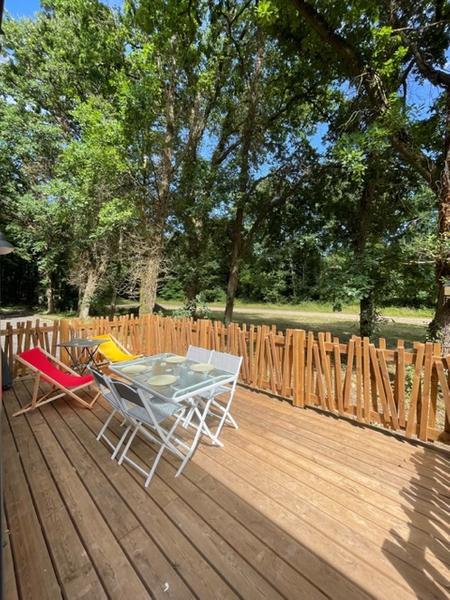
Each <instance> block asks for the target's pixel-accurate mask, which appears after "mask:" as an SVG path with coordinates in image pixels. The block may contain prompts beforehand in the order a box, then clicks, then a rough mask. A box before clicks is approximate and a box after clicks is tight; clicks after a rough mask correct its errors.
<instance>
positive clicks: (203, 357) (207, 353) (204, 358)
mask: <svg viewBox="0 0 450 600" xmlns="http://www.w3.org/2000/svg"><path fill="white" fill-rule="evenodd" d="M211 352H212V351H211V350H208V349H207V348H200V346H189V348H188V351H187V354H186V356H187V358H188V360H195V361H196V362H204V363H209V361H210V358H211Z"/></svg>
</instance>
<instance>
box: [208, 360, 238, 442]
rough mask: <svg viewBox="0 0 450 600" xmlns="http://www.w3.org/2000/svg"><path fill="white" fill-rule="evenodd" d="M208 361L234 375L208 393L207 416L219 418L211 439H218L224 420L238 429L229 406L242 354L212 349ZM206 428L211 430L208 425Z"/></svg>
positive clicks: (234, 389)
mask: <svg viewBox="0 0 450 600" xmlns="http://www.w3.org/2000/svg"><path fill="white" fill-rule="evenodd" d="M210 362H211V364H212V365H214V366H215V367H216V368H217V369H220V370H222V371H226V372H227V373H230V374H232V375H234V379H233V381H232V382H231V383H229V384H226V385H219V386H217V387H216V388H214V389H213V391H212V392H211V394H210V396H212V398H211V404H210V407H209V410H208V416H210V417H215V418H217V419H219V423H218V425H217V428H216V430H215V431H213V432H212V439H213V441H219V437H220V434H221V432H222V429H223V426H224V425H225V423H226V422H228V423H230V425H232V426H233V427H235V428H236V429H238V424H237V423H236V421H235V419H234V418H233V416H232V415H231V412H230V407H231V403H232V401H233V397H234V392H235V391H236V385H237V380H238V377H239V371H240V369H241V364H242V356H234V355H233V354H227V353H225V352H217V351H216V350H213V351H212V353H211V360H210ZM208 429H209V430H210V431H211V428H210V427H209V426H208ZM220 445H222V444H220Z"/></svg>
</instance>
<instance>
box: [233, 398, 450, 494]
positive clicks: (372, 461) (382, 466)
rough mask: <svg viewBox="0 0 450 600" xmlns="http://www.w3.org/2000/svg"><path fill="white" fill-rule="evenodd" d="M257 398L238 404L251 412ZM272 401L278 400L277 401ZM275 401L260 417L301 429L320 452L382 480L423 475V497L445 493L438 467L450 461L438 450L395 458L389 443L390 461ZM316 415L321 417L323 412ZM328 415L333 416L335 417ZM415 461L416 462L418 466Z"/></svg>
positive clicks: (445, 466)
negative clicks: (311, 424) (311, 423)
mask: <svg viewBox="0 0 450 600" xmlns="http://www.w3.org/2000/svg"><path fill="white" fill-rule="evenodd" d="M255 402H256V401H255V399H252V398H249V397H246V402H245V404H239V406H238V409H239V410H241V409H243V410H247V411H248V412H249V411H251V410H252V409H253V408H254V407H256V406H258V407H259V408H261V407H260V405H258V404H255ZM273 402H274V403H276V401H273ZM274 403H271V404H270V405H266V406H264V409H263V410H260V415H261V419H262V420H264V421H265V422H266V423H269V424H270V425H272V424H274V425H275V426H277V427H279V428H283V429H284V430H285V431H287V432H293V433H294V434H295V435H296V436H297V437H298V435H299V434H300V433H301V434H302V436H303V439H305V440H306V439H307V440H308V444H309V445H310V446H311V447H317V449H318V451H319V452H320V451H322V452H325V451H326V452H328V455H329V454H330V452H333V453H336V458H337V457H340V458H341V459H342V461H343V462H344V461H345V462H349V463H351V464H353V465H355V466H356V465H358V466H357V468H358V469H360V470H363V471H366V472H370V474H371V476H372V477H375V478H376V479H379V480H380V481H383V482H384V483H385V484H389V483H392V484H393V485H394V486H396V487H399V486H402V485H404V484H405V482H409V480H410V477H411V475H420V478H419V480H418V481H417V490H416V493H417V494H418V495H420V496H421V497H422V498H424V499H427V498H431V499H432V500H433V501H434V499H435V497H436V493H438V494H439V493H441V494H442V495H443V496H445V495H446V493H447V486H446V483H447V482H441V481H440V480H437V479H436V469H440V470H441V471H442V472H443V473H448V467H450V463H449V462H448V461H446V459H445V458H444V457H441V456H440V455H439V454H435V451H433V450H429V451H428V452H429V453H430V454H431V456H429V455H427V456H426V457H425V459H424V460H423V461H422V460H420V461H418V460H417V457H418V456H421V455H420V453H418V454H414V455H410V456H409V458H411V460H410V461H405V460H402V458H400V457H397V459H396V458H395V451H396V449H397V447H398V446H395V445H394V446H392V448H391V450H392V451H391V452H388V449H389V445H387V448H386V455H390V457H391V458H390V460H389V461H387V460H385V459H384V458H383V457H382V456H378V454H374V453H373V452H372V451H371V448H370V446H369V445H368V444H367V445H364V444H363V442H361V443H359V441H358V439H354V440H352V441H350V440H345V438H344V437H343V436H340V432H339V433H335V432H334V431H331V432H330V433H329V434H327V435H326V436H324V435H323V434H322V433H320V432H318V431H316V428H315V427H309V424H308V422H305V421H303V419H302V415H301V414H298V411H294V412H295V413H297V414H292V415H289V414H286V412H285V411H284V410H283V412H279V407H277V406H276V404H274ZM246 405H248V406H246ZM306 412H308V411H306ZM253 414H254V413H253ZM316 416H317V417H319V418H320V417H321V415H316ZM326 418H327V419H332V417H326ZM258 420H259V417H258ZM379 435H383V434H379ZM383 437H384V436H383ZM340 440H342V441H340ZM389 443H394V444H395V443H397V444H401V442H398V441H397V440H395V439H393V438H389V439H388V440H387V444H389ZM364 448H365V451H364ZM433 461H436V462H435V464H434V465H433V468H427V467H426V468H423V463H424V462H425V463H426V464H428V463H430V464H433ZM409 463H411V464H409ZM413 465H415V467H416V468H415V469H414V468H413Z"/></svg>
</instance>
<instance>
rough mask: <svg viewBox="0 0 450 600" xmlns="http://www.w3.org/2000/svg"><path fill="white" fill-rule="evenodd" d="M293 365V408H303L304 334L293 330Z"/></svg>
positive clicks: (301, 330)
mask: <svg viewBox="0 0 450 600" xmlns="http://www.w3.org/2000/svg"><path fill="white" fill-rule="evenodd" d="M292 344H293V346H292V348H293V351H292V362H293V365H294V406H300V407H301V408H304V406H305V332H304V330H303V329H295V330H294V332H293V334H292Z"/></svg>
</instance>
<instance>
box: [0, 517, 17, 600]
mask: <svg viewBox="0 0 450 600" xmlns="http://www.w3.org/2000/svg"><path fill="white" fill-rule="evenodd" d="M2 541H3V565H2V582H1V585H2V586H3V597H4V598H7V599H8V600H18V598H19V595H18V594H19V592H18V590H17V581H16V574H15V572H14V559H13V555H12V550H11V540H10V531H9V527H8V523H7V522H6V517H5V511H4V509H2Z"/></svg>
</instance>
